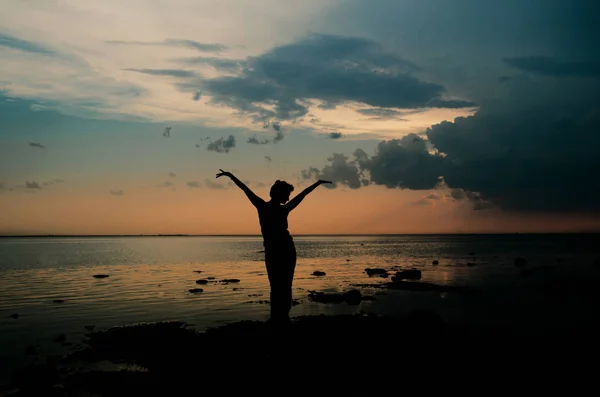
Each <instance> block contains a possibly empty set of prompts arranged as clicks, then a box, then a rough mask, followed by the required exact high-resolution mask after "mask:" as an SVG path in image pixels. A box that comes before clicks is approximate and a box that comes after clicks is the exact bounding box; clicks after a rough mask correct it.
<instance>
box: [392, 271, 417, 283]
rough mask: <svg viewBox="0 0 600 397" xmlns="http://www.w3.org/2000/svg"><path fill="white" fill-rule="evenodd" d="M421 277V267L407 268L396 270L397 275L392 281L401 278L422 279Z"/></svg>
mask: <svg viewBox="0 0 600 397" xmlns="http://www.w3.org/2000/svg"><path fill="white" fill-rule="evenodd" d="M420 279H421V271H420V270H419V269H415V268H412V269H407V270H400V271H399V272H396V275H395V276H394V277H392V281H401V280H420Z"/></svg>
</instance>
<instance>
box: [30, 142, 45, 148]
mask: <svg viewBox="0 0 600 397" xmlns="http://www.w3.org/2000/svg"><path fill="white" fill-rule="evenodd" d="M29 146H31V147H37V148H40V149H44V148H45V146H44V145H42V144H41V143H38V142H29Z"/></svg>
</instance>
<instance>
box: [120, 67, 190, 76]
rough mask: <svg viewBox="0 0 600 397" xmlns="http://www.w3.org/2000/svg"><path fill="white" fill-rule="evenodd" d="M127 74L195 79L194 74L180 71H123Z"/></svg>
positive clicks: (130, 69)
mask: <svg viewBox="0 0 600 397" xmlns="http://www.w3.org/2000/svg"><path fill="white" fill-rule="evenodd" d="M123 70H125V71H127V72H138V73H143V74H149V75H152V76H169V77H197V76H198V75H197V74H196V72H193V71H191V70H181V69H132V68H129V69H123Z"/></svg>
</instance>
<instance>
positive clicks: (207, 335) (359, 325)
mask: <svg viewBox="0 0 600 397" xmlns="http://www.w3.org/2000/svg"><path fill="white" fill-rule="evenodd" d="M596 332H597V328H593V327H592V326H590V327H585V328H579V329H571V330H567V331H558V328H557V329H555V330H546V333H545V334H543V335H538V336H535V337H534V335H533V334H523V333H522V332H516V331H515V330H514V329H512V330H510V329H508V328H503V329H500V328H481V327H479V328H474V327H465V326H450V325H448V324H445V323H444V321H443V320H442V319H441V318H440V317H439V316H437V315H436V314H435V313H432V312H429V311H415V312H412V313H410V314H409V315H408V316H406V317H404V318H395V317H382V316H375V315H369V314H361V315H337V316H324V315H321V316H302V317H297V318H294V319H293V321H292V322H291V323H290V324H286V325H274V324H269V323H264V322H259V321H242V322H238V323H233V324H229V325H226V326H222V327H218V328H212V329H209V330H207V331H205V332H197V331H195V330H192V329H190V328H188V327H187V325H186V324H185V323H183V322H163V323H149V324H137V325H131V326H124V327H116V328H111V329H108V330H105V331H98V332H93V333H90V334H89V335H88V340H87V342H86V345H87V346H86V347H85V348H84V349H82V350H78V351H73V352H72V353H70V354H68V355H67V356H64V357H50V358H48V359H47V361H46V362H45V363H43V364H38V365H35V366H29V367H27V368H24V369H22V370H20V371H18V372H17V373H16V374H15V376H14V377H13V381H12V383H11V384H10V385H8V386H7V387H5V388H4V392H3V393H2V392H0V395H12V396H29V395H36V396H90V395H93V396H121V395H123V396H132V395H158V394H157V393H166V394H165V395H175V394H172V393H174V392H175V391H176V392H177V393H176V395H187V394H188V393H197V392H198V388H200V387H203V388H205V387H207V385H208V384H209V383H210V382H211V381H212V380H215V379H217V378H218V379H222V378H223V377H225V379H229V381H230V382H232V383H231V384H220V386H219V388H228V387H235V383H236V380H240V379H241V377H242V376H244V377H246V378H247V379H253V380H254V381H255V382H259V383H260V382H263V381H264V379H266V378H268V377H269V376H273V375H277V376H279V375H278V374H281V375H284V376H285V377H287V378H288V380H289V379H291V378H293V377H294V376H300V375H302V376H301V378H302V379H304V380H305V381H308V380H310V379H311V378H313V377H314V378H315V379H317V378H319V377H320V376H323V375H327V374H328V373H338V374H339V373H345V374H346V375H351V374H352V373H357V374H361V373H364V372H365V371H367V372H368V371H369V370H373V369H374V368H377V367H378V368H380V369H381V371H383V373H386V374H388V375H389V374H390V373H393V372H397V371H401V370H402V371H405V370H410V369H413V370H414V369H415V368H422V369H423V370H426V371H430V370H431V367H432V366H434V367H435V366H438V365H440V364H441V363H445V365H447V364H452V363H453V362H460V363H462V364H461V366H463V365H464V366H469V365H470V366H473V364H474V363H476V367H478V366H481V365H485V366H486V367H485V368H486V370H492V368H494V366H504V365H505V364H506V360H510V366H511V370H514V369H515V368H516V367H515V366H516V365H517V366H518V365H525V363H527V365H530V364H531V365H533V363H534V362H535V365H536V366H537V368H538V369H539V368H540V367H539V366H540V365H542V364H545V365H551V366H554V368H555V369H556V365H557V364H558V365H560V364H561V363H562V364H565V363H567V362H568V361H564V360H566V358H567V355H568V354H569V352H577V346H585V349H586V351H587V352H591V351H592V350H591V349H592V348H593V347H594V346H592V345H591V344H590V341H593V340H596V339H597V337H596V335H597V334H596ZM595 348H597V343H596V345H595ZM102 362H104V363H112V364H113V368H112V370H109V371H106V370H103V371H98V370H94V371H91V370H89V368H90V364H94V363H102ZM115 364H116V365H115ZM570 365H571V364H570ZM86 368H88V370H86ZM446 368H447V367H446ZM464 368H465V369H466V368H467V367H464ZM449 369H451V368H447V369H446V370H449ZM306 371H309V373H308V374H307V373H306ZM298 379H300V378H298ZM350 380H351V379H350V378H348V379H346V380H344V382H343V384H341V385H340V387H341V386H345V387H347V388H349V389H351V388H352V383H351V382H349V381H350ZM205 382H206V383H205ZM238 386H239V385H238ZM182 393H184V394H182Z"/></svg>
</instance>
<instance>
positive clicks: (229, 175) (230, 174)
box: [217, 168, 233, 178]
mask: <svg viewBox="0 0 600 397" xmlns="http://www.w3.org/2000/svg"><path fill="white" fill-rule="evenodd" d="M219 171H221V172H219V173H218V174H217V178H219V177H222V176H228V177H230V178H231V177H232V176H233V174H232V173H231V172H229V171H223V170H222V169H220V168H219Z"/></svg>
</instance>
